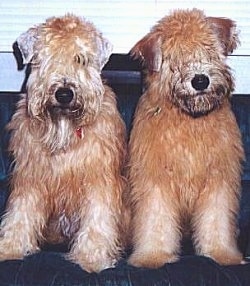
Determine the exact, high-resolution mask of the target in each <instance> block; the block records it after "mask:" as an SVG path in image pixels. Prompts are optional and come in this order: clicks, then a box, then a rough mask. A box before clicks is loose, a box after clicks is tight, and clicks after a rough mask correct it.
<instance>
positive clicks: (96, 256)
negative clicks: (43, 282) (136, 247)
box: [68, 183, 121, 272]
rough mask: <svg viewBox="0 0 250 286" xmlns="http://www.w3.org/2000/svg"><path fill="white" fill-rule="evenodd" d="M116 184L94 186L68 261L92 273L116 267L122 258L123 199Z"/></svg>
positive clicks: (82, 212)
mask: <svg viewBox="0 0 250 286" xmlns="http://www.w3.org/2000/svg"><path fill="white" fill-rule="evenodd" d="M115 188H117V187H116V186H115V184H114V185H113V186H112V183H110V185H109V186H107V185H106V186H105V183H102V184H100V185H95V186H91V187H90V189H91V190H89V191H88V197H87V200H86V201H84V202H83V204H82V205H83V208H82V210H81V213H80V215H81V222H80V229H79V231H78V232H77V233H76V235H75V237H74V239H73V244H72V247H71V251H70V254H69V256H68V258H69V259H70V260H72V261H74V262H76V263H78V264H79V265H80V266H81V267H82V268H83V269H85V270H86V271H88V272H99V271H101V270H103V269H106V268H110V267H114V266H115V264H116V262H117V260H118V259H119V257H120V254H121V243H120V238H119V218H120V216H121V209H120V208H121V202H120V198H119V197H120V195H119V193H117V192H116V191H115Z"/></svg>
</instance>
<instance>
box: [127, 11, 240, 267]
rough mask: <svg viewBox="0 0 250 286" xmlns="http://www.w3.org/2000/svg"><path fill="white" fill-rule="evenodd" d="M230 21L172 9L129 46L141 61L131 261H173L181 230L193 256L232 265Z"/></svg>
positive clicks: (236, 162)
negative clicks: (189, 238) (187, 236)
mask: <svg viewBox="0 0 250 286" xmlns="http://www.w3.org/2000/svg"><path fill="white" fill-rule="evenodd" d="M237 43H238V37H237V34H236V32H235V23H234V22H233V21H231V20H230V19H225V18H211V17H206V16H205V15H204V14H203V12H202V11H199V10H196V9H194V10H177V11H174V12H173V13H172V14H171V15H169V16H166V17H164V18H163V19H162V20H160V21H159V23H157V24H156V25H155V26H154V27H153V28H152V30H151V31H150V32H149V33H148V34H147V35H146V36H145V37H144V38H143V39H142V40H140V41H139V42H138V43H137V44H136V45H135V46H134V48H133V49H132V54H133V55H134V56H135V57H138V58H141V59H142V61H143V63H144V64H145V66H146V68H147V76H146V85H147V89H146V91H145V93H144V95H143V96H142V97H141V99H140V102H139V105H138V108H137V111H136V114H135V118H134V125H133V130H132V134H131V139H130V144H129V156H130V159H129V180H130V183H131V193H130V196H129V199H130V204H131V205H132V206H133V210H132V211H133V217H132V226H131V227H132V235H133V236H132V243H133V253H132V255H131V257H130V259H129V262H130V263H131V264H132V265H135V266H145V267H159V266H162V265H163V264H164V263H166V262H173V261H176V260H177V259H178V255H179V253H180V248H181V245H180V242H181V237H182V233H183V229H186V228H187V227H188V228H189V229H190V230H191V234H192V238H193V242H194V246H195V249H196V252H197V254H199V255H205V256H208V257H211V258H213V259H214V260H216V261H217V262H219V263H221V264H238V263H241V262H242V254H241V253H240V252H239V250H238V248H237V242H236V238H237V224H236V215H237V212H238V208H239V194H240V179H241V161H242V160H243V158H244V152H243V148H242V142H241V135H240V131H239V128H238V126H237V124H236V120H235V117H234V114H233V112H232V111H231V107H230V102H229V98H230V96H231V94H232V91H233V89H234V82H233V78H232V75H231V72H230V68H229V67H228V66H227V64H226V56H227V55H228V54H229V53H231V52H232V51H233V50H234V49H235V48H236V46H237Z"/></svg>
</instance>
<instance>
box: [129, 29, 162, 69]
mask: <svg viewBox="0 0 250 286" xmlns="http://www.w3.org/2000/svg"><path fill="white" fill-rule="evenodd" d="M161 44H162V41H161V36H160V34H159V33H149V34H147V35H146V36H145V37H144V38H142V39H141V40H140V41H139V42H138V43H137V44H136V45H135V46H134V47H133V48H132V49H131V51H130V54H131V55H132V57H134V58H139V59H141V60H142V62H143V63H144V64H145V66H146V67H147V69H148V70H149V71H150V72H159V71H160V68H161V65H162V51H161Z"/></svg>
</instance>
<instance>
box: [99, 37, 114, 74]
mask: <svg viewBox="0 0 250 286" xmlns="http://www.w3.org/2000/svg"><path fill="white" fill-rule="evenodd" d="M97 49H98V52H97V56H98V60H99V67H100V71H101V70H102V68H103V67H104V65H105V64H106V63H107V61H108V60H109V57H110V55H111V53H112V50H113V45H112V44H111V43H110V41H109V40H107V39H106V38H103V37H101V36H100V37H98V38H97Z"/></svg>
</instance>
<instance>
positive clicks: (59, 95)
mask: <svg viewBox="0 0 250 286" xmlns="http://www.w3.org/2000/svg"><path fill="white" fill-rule="evenodd" d="M55 97H56V100H57V101H58V102H59V103H61V104H69V103H70V102H71V101H72V99H73V97H74V93H73V91H72V90H71V89H70V88H66V87H62V88H59V89H58V90H57V91H56V93H55Z"/></svg>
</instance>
